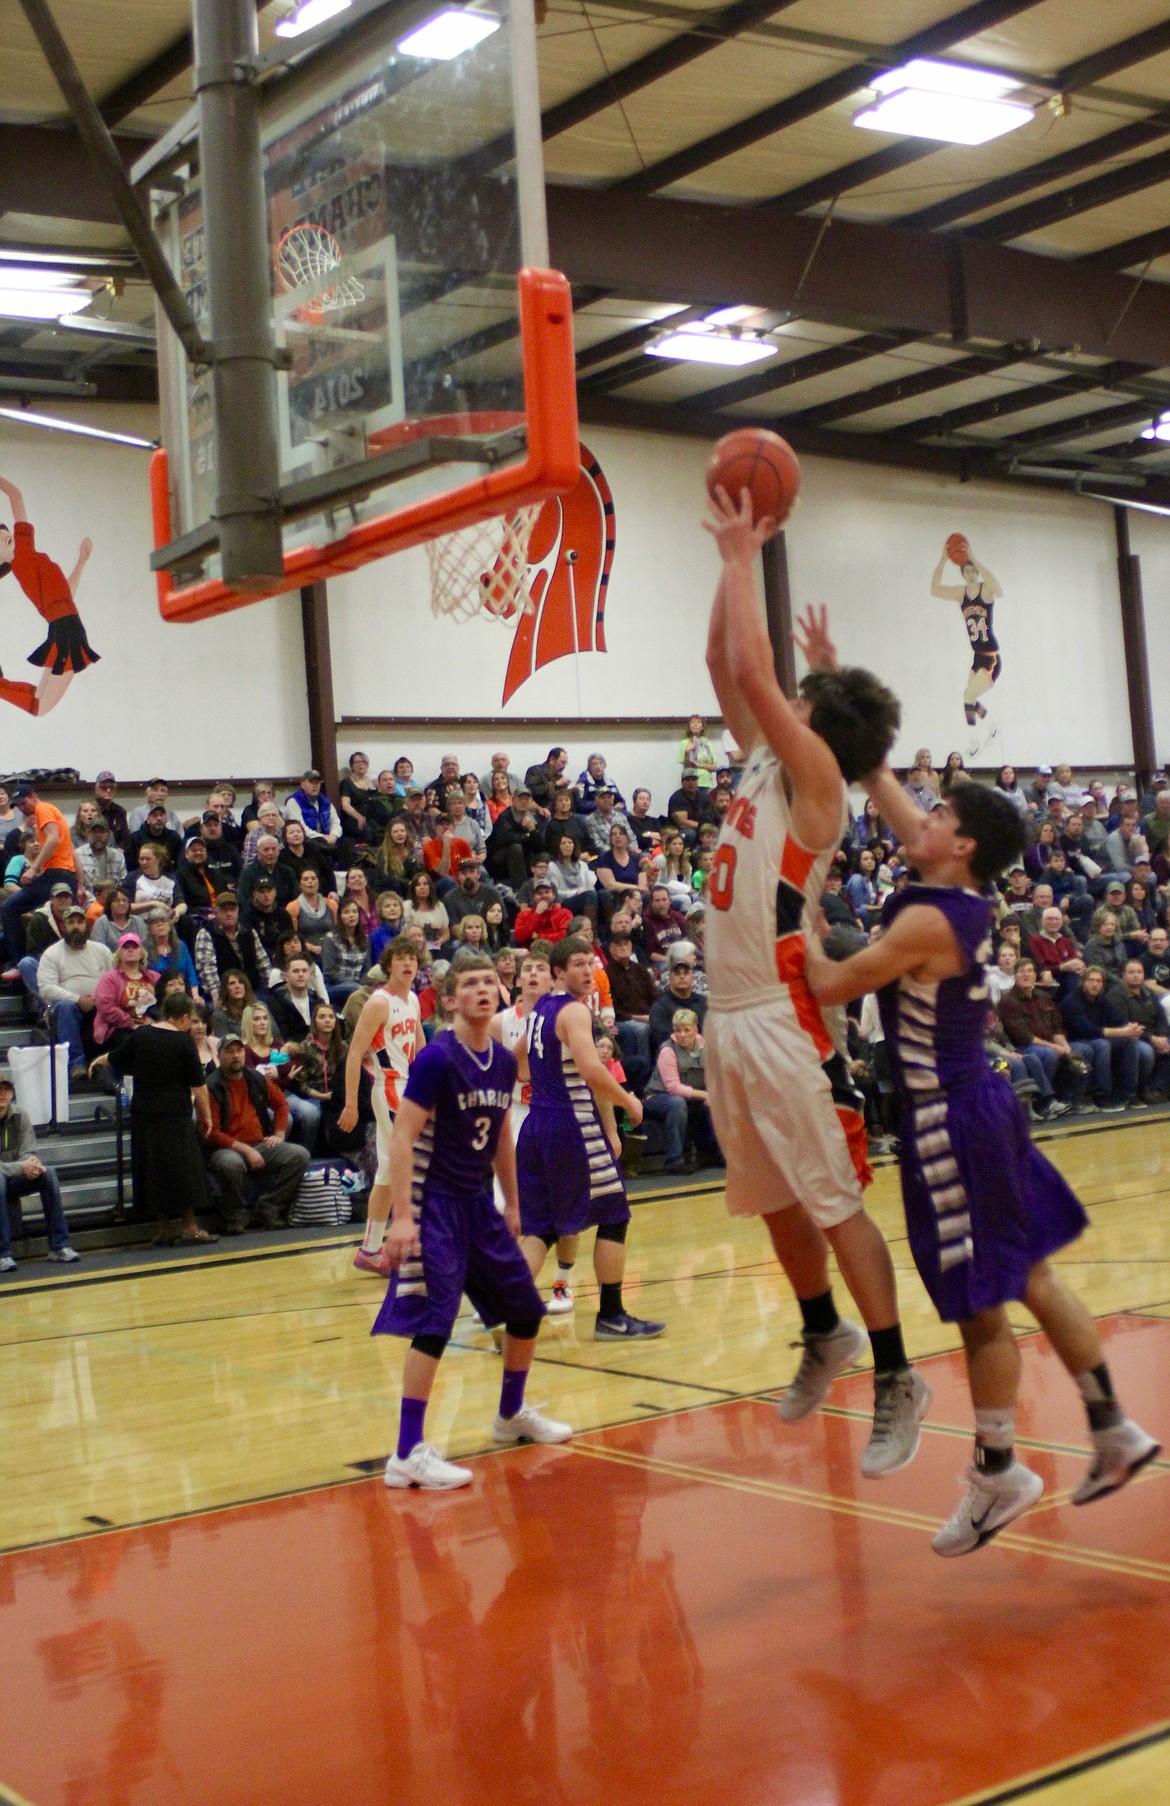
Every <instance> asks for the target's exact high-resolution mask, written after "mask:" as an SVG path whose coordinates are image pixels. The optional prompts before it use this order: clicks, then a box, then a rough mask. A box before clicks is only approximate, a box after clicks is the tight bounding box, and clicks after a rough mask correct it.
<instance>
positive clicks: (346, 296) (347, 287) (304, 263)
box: [276, 223, 366, 326]
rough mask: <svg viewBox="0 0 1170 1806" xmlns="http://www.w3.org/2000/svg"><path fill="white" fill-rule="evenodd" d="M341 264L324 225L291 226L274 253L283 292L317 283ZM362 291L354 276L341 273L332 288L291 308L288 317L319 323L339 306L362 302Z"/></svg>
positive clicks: (334, 245)
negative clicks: (339, 278) (341, 275)
mask: <svg viewBox="0 0 1170 1806" xmlns="http://www.w3.org/2000/svg"><path fill="white" fill-rule="evenodd" d="M340 267H341V246H340V245H339V244H338V242H337V240H336V239H335V238H334V236H333V234H332V232H327V231H326V230H325V228H324V226H314V225H312V224H309V223H306V224H304V225H300V226H293V227H292V229H291V230H290V231H288V232H286V233H285V234H284V237H283V238H282V239H281V241H280V244H279V246H278V247H277V253H276V273H277V276H278V278H279V280H280V286H281V287H282V288H283V289H284V291H285V293H286V294H291V293H293V292H294V291H295V290H297V289H299V288H309V287H310V286H311V285H319V284H320V283H321V282H322V281H323V280H324V279H325V278H326V277H327V276H330V275H331V274H332V273H333V271H334V270H337V269H340ZM365 298H366V291H365V289H364V288H363V287H362V285H361V283H360V282H359V281H358V279H357V277H356V276H344V277H342V279H341V281H340V282H337V283H334V284H333V286H332V287H330V288H326V289H323V290H321V292H320V293H318V294H314V295H312V296H311V297H310V299H309V300H308V301H306V302H304V303H303V305H302V306H300V307H296V308H294V309H293V311H292V314H291V315H290V318H291V319H294V320H298V319H299V320H304V321H305V322H306V323H307V324H308V325H310V326H320V324H321V322H322V321H323V320H324V318H325V315H326V314H330V313H336V312H338V310H339V309H340V308H343V307H356V305H357V304H358V302H359V301H364V300H365Z"/></svg>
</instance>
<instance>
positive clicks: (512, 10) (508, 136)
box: [156, 0, 547, 588]
mask: <svg viewBox="0 0 1170 1806" xmlns="http://www.w3.org/2000/svg"><path fill="white" fill-rule="evenodd" d="M436 15H438V16H439V18H440V20H446V21H448V22H449V24H448V41H445V42H444V41H442V40H441V37H440V41H436V40H435V37H434V35H433V32H431V27H432V25H433V22H434V20H435V18H436ZM389 18H390V23H386V19H387V13H386V11H379V12H378V13H377V14H376V15H375V16H374V17H371V18H369V19H366V20H364V21H362V22H359V24H358V25H357V26H356V27H354V28H353V29H352V30H351V31H350V32H348V33H346V34H345V35H344V36H343V37H340V38H337V39H334V40H332V41H331V42H330V43H329V44H328V45H326V46H325V47H324V48H323V49H321V50H320V51H319V52H317V53H316V54H314V55H312V56H310V57H309V58H308V59H306V60H305V61H303V62H302V63H300V64H299V65H298V66H297V67H296V68H295V69H294V70H292V71H291V72H289V73H285V74H283V75H280V76H279V77H277V78H275V79H273V80H271V81H270V82H269V83H268V84H267V85H266V87H265V88H264V90H263V103H262V120H263V127H262V139H263V152H264V171H265V175H264V180H265V198H266V213H267V224H268V239H269V245H268V249H269V266H270V271H271V296H272V319H273V327H274V333H275V338H276V342H277V345H278V347H279V348H280V350H281V352H282V354H283V357H282V362H283V364H284V368H282V369H281V370H280V371H279V373H278V375H277V379H276V380H277V389H278V395H277V401H278V413H279V421H280V459H281V481H282V486H285V487H284V493H285V494H286V497H287V495H288V494H289V493H290V488H293V489H295V486H296V485H297V484H298V482H304V481H306V480H308V479H312V478H319V477H321V476H322V475H323V474H324V473H328V472H335V473H337V476H338V483H337V485H336V487H337V489H338V491H339V493H340V492H342V491H344V490H345V489H347V488H348V490H349V491H350V494H349V497H348V499H345V500H339V501H338V502H337V503H336V504H333V503H332V502H331V503H330V505H329V506H327V507H325V508H322V507H321V506H319V505H318V506H317V508H316V510H315V511H314V512H303V511H300V512H298V509H297V508H296V507H294V506H290V507H289V508H288V518H286V524H285V529H284V545H285V553H286V560H287V558H288V556H289V554H290V553H293V552H296V551H297V550H298V549H302V550H303V549H304V548H305V547H317V548H328V547H330V546H333V545H336V544H338V543H340V542H347V536H350V535H352V534H353V532H354V530H355V529H357V528H360V527H361V526H362V525H363V523H366V522H368V521H370V520H372V519H374V518H376V517H378V516H384V515H385V514H386V512H387V510H388V509H389V508H393V509H395V510H400V509H403V508H407V507H409V506H410V505H411V504H413V503H416V502H420V501H425V500H427V499H428V498H434V497H440V496H448V495H451V494H453V493H455V494H458V493H459V492H461V490H462V489H463V487H464V486H466V485H467V484H468V483H469V482H472V481H474V480H475V479H476V478H477V477H482V476H483V475H484V473H485V472H488V471H491V472H499V471H502V470H507V469H508V468H509V467H513V468H516V469H520V468H521V467H523V466H524V463H525V459H526V457H527V456H528V452H529V445H528V437H529V435H528V430H527V428H528V397H527V395H526V378H525V357H524V347H523V343H522V330H521V327H522V313H523V311H524V310H523V308H522V303H521V289H520V282H519V273H520V271H521V269H522V268H523V267H524V266H525V265H536V266H542V265H544V264H545V263H547V248H546V242H545V236H544V233H545V227H544V186H543V174H542V169H541V165H540V157H539V111H538V101H537V96H536V92H535V81H534V79H533V78H534V72H535V36H534V31H533V27H532V19H531V5H530V0H516V4H515V5H513V0H490V4H488V0H485V3H484V4H483V5H482V6H475V7H472V8H451V9H449V10H448V11H446V12H440V7H439V5H438V4H434V5H432V6H431V7H430V8H429V9H424V8H421V7H415V8H414V10H413V11H410V10H406V9H403V10H401V11H399V10H394V9H390V11H389ZM419 27H425V28H427V29H426V30H425V31H424V32H423V34H422V35H421V37H417V36H416V33H417V32H418V28H419ZM428 32H430V33H431V35H428ZM452 34H453V39H452ZM474 36H478V38H479V41H478V42H477V43H474V44H469V47H468V48H465V49H463V50H462V51H460V52H459V53H458V54H454V55H450V54H442V55H440V54H439V52H440V51H443V52H444V53H445V52H447V51H449V50H450V48H451V42H452V41H455V42H458V41H459V40H460V38H461V37H462V38H466V39H470V38H471V37H474ZM522 39H523V41H521V40H522ZM525 115H526V117H525ZM518 143H519V146H520V148H519V150H518V148H517V147H518ZM534 147H535V149H534ZM156 215H157V225H158V230H159V232H160V236H161V237H162V238H163V242H164V244H165V245H166V247H167V250H168V254H169V256H170V258H171V260H172V263H173V266H174V268H175V269H176V270H177V271H178V273H179V277H180V281H181V284H182V287H183V290H184V292H185V293H186V295H187V297H188V300H189V302H190V304H191V307H192V310H193V312H194V313H195V314H196V317H197V318H198V319H199V321H200V325H201V328H202V330H203V332H204V334H205V336H207V337H208V338H210V337H211V335H212V334H213V332H214V328H215V320H214V312H215V310H214V302H213V297H211V296H210V295H209V293H208V281H207V271H206V264H205V260H204V254H203V198H202V193H201V188H200V180H199V171H198V167H197V166H194V167H192V168H191V169H190V170H189V171H187V172H186V173H185V175H184V177H183V180H182V186H181V189H179V191H178V192H174V191H173V190H172V192H171V193H170V194H168V195H160V194H156ZM159 338H160V346H163V345H165V347H166V352H165V355H164V356H162V357H161V358H160V369H161V373H162V378H163V387H164V404H163V405H164V444H165V447H166V451H167V461H166V464H167V470H166V481H167V486H168V499H169V509H170V523H169V524H170V540H171V541H172V542H177V541H180V540H182V539H184V538H185V537H186V536H189V535H192V534H194V535H195V536H196V538H198V531H199V529H201V528H203V527H205V525H206V523H208V522H209V521H210V519H211V517H212V513H213V506H214V500H215V488H216V463H215V435H214V427H213V420H212V408H211V378H210V374H209V372H208V371H206V370H198V369H195V368H193V367H192V366H190V365H189V364H188V361H187V359H186V357H185V355H184V352H183V350H182V347H181V346H180V345H179V344H178V342H177V341H176V340H175V338H174V336H173V334H171V333H170V331H169V330H168V329H166V327H165V325H164V324H163V323H162V322H160V332H159ZM530 361H531V360H529V362H530ZM422 441H425V442H426V445H425V447H424V448H423V449H425V450H427V451H428V456H427V458H426V459H425V461H424V460H423V459H422V458H421V456H420V455H419V447H420V442H422ZM411 447H413V448H414V451H413V452H412V451H411V450H410V449H408V448H411ZM392 453H397V454H398V457H399V461H400V463H401V464H402V466H403V468H402V469H400V470H398V471H397V472H396V474H395V476H394V480H393V483H392V486H391V487H390V488H387V487H386V486H385V484H384V483H380V485H379V486H378V487H374V488H371V489H370V490H369V492H368V493H367V494H365V495H363V494H361V493H360V492H357V493H355V485H356V484H358V483H360V482H362V481H364V480H365V478H366V477H367V475H374V474H377V475H379V476H381V475H382V474H383V473H384V472H385V470H386V468H387V465H388V464H393V463H394V462H395V459H394V458H392V457H390V456H389V454H392ZM431 454H433V455H431ZM412 459H413V463H412ZM347 476H348V477H352V478H353V479H354V482H353V483H350V482H348V481H347ZM158 562H160V560H159V559H157V558H156V563H158ZM217 575H218V561H217V554H216V552H215V549H214V546H213V545H212V546H210V547H208V546H206V545H205V546H203V547H201V548H197V550H196V551H194V552H192V553H191V554H190V555H188V556H187V557H186V558H185V561H183V562H179V563H175V562H173V561H172V562H171V564H170V566H169V577H170V580H171V581H172V582H173V583H174V585H176V586H178V587H180V588H181V587H182V586H184V585H191V584H193V583H198V582H207V581H209V580H212V581H213V580H215V579H216V577H217Z"/></svg>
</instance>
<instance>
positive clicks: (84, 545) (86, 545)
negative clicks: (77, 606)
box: [69, 539, 93, 602]
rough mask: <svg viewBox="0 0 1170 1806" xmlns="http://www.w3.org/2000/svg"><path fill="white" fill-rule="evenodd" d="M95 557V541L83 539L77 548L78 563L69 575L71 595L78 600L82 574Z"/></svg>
mask: <svg viewBox="0 0 1170 1806" xmlns="http://www.w3.org/2000/svg"><path fill="white" fill-rule="evenodd" d="M92 555H93V540H92V539H83V540H82V542H81V544H80V545H79V546H78V548H77V563H76V564H75V565H74V567H73V569H72V570H71V571H70V573H69V594H70V595H71V596H72V597H73V600H74V601H75V602H76V600H77V588H78V585H79V584H80V582H81V573H82V572H83V571H84V569H85V567H86V565H87V564H88V563H89V561H90V558H91V557H92Z"/></svg>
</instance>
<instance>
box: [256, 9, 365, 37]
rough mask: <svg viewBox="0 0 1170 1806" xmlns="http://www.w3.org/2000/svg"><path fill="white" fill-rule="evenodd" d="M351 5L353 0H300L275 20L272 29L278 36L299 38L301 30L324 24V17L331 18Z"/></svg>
mask: <svg viewBox="0 0 1170 1806" xmlns="http://www.w3.org/2000/svg"><path fill="white" fill-rule="evenodd" d="M352 5H353V0H301V4H300V5H299V6H298V7H296V8H294V10H293V11H292V12H291V13H286V14H285V16H284V18H283V19H278V20H277V21H276V24H275V26H274V27H273V30H274V31H275V33H276V35H277V37H278V38H299V37H300V35H301V33H302V32H303V31H312V29H313V27H314V25H324V23H325V21H326V19H332V18H333V17H334V16H335V15H336V14H337V13H343V12H344V11H345V10H346V8H347V7H349V6H352Z"/></svg>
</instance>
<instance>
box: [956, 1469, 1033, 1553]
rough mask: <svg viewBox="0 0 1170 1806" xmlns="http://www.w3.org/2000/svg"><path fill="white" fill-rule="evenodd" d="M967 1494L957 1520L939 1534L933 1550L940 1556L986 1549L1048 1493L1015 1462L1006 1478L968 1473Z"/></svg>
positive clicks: (970, 1471) (1003, 1475)
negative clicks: (1009, 1525)
mask: <svg viewBox="0 0 1170 1806" xmlns="http://www.w3.org/2000/svg"><path fill="white" fill-rule="evenodd" d="M966 1479H967V1490H966V1492H965V1493H964V1494H963V1497H962V1499H961V1501H960V1503H959V1509H958V1510H957V1511H956V1512H955V1514H954V1516H953V1517H950V1518H948V1519H947V1521H946V1523H945V1524H944V1525H943V1527H942V1529H941V1530H939V1531H938V1532H936V1534H935V1536H934V1538H933V1539H932V1541H931V1545H930V1546H931V1548H932V1549H933V1550H934V1552H935V1554H936V1555H970V1554H971V1552H972V1551H973V1550H975V1549H982V1547H983V1545H984V1543H989V1542H990V1541H991V1539H992V1537H993V1536H997V1535H998V1534H999V1532H1000V1531H1001V1530H1003V1529H1004V1528H1005V1527H1006V1526H1007V1525H1008V1524H1010V1523H1011V1521H1012V1519H1013V1518H1018V1517H1021V1516H1022V1515H1023V1513H1024V1512H1025V1511H1027V1510H1028V1509H1029V1507H1030V1506H1032V1505H1034V1504H1035V1503H1036V1501H1037V1499H1038V1498H1039V1497H1040V1495H1041V1493H1042V1492H1043V1491H1044V1482H1043V1480H1042V1479H1041V1478H1040V1476H1039V1474H1034V1473H1033V1472H1032V1469H1031V1468H1030V1467H1025V1466H1024V1464H1023V1462H1022V1461H1013V1462H1012V1464H1011V1466H1010V1467H1009V1468H1005V1469H1004V1471H1003V1473H1002V1474H984V1473H981V1472H980V1471H979V1469H978V1468H977V1467H969V1468H968V1469H967V1475H966Z"/></svg>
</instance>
